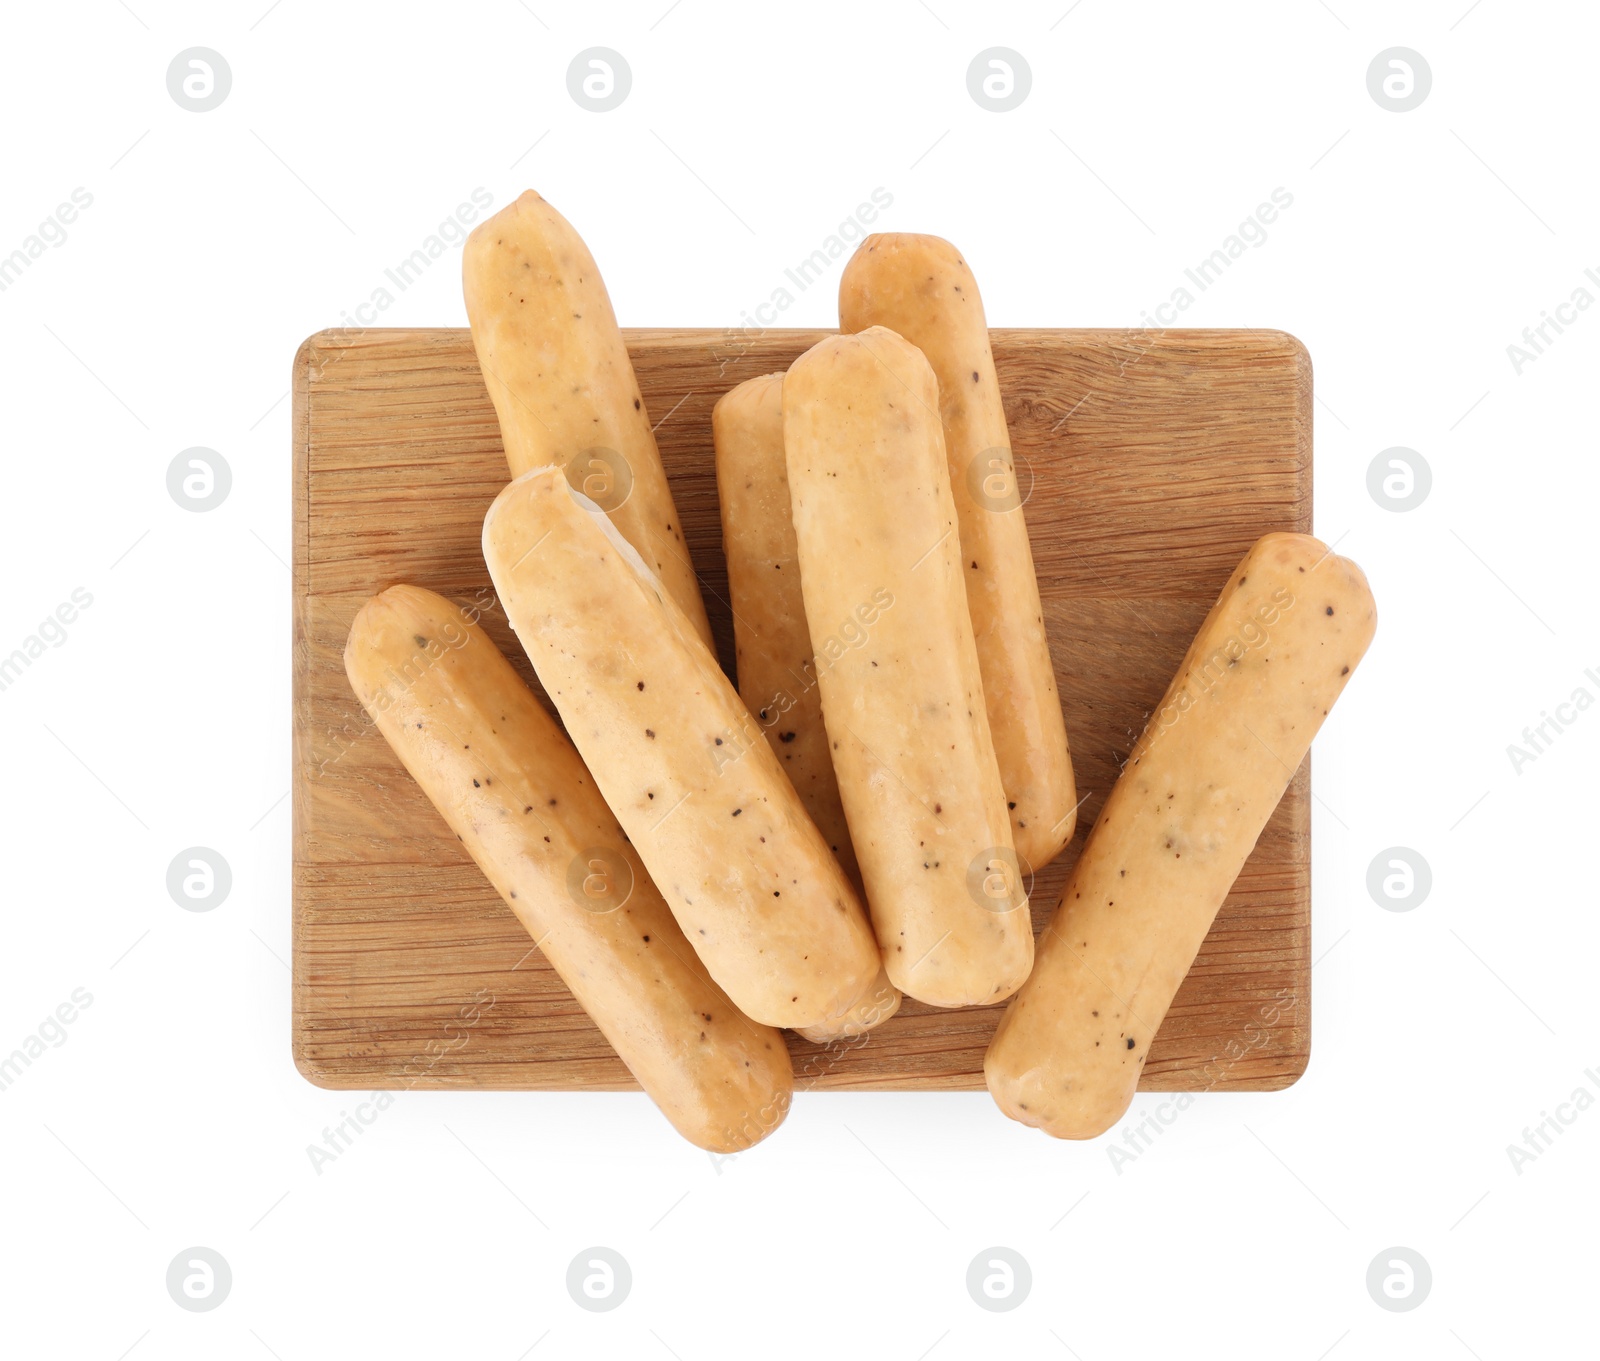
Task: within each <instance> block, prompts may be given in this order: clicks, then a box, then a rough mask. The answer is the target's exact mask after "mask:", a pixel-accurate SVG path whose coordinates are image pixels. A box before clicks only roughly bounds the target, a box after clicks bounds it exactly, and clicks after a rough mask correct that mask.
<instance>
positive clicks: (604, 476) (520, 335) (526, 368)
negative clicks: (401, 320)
mask: <svg viewBox="0 0 1600 1361" xmlns="http://www.w3.org/2000/svg"><path fill="white" fill-rule="evenodd" d="M461 278H462V285H463V291H464V292H465V294H466V300H467V318H468V320H469V321H470V322H471V325H472V344H473V348H474V349H476V351H477V353H478V364H479V366H480V367H481V368H482V369H483V381H484V383H485V385H486V386H487V387H488V389H489V397H490V399H491V400H492V401H493V402H494V409H495V413H496V414H497V415H498V416H499V417H500V436H501V439H502V440H503V441H504V443H505V449H506V462H507V463H509V464H510V465H511V476H512V477H518V476H520V475H521V474H523V473H525V472H527V471H528V470H529V469H530V468H541V467H543V466H545V465H546V464H548V463H554V464H557V465H559V466H560V467H562V468H563V469H565V471H566V473H567V477H568V480H570V481H571V482H572V484H573V486H575V487H577V488H578V490H580V491H582V492H583V493H584V494H585V495H586V496H588V497H589V498H590V500H592V501H594V502H595V503H596V504H597V505H599V506H600V508H601V509H602V510H604V511H605V512H606V513H607V514H608V515H610V516H611V520H612V523H613V524H615V525H616V527H617V528H618V529H619V530H620V531H621V532H622V537H623V538H625V539H626V540H627V541H628V542H629V543H631V544H632V545H633V546H634V548H636V549H637V550H638V552H639V555H640V556H641V557H642V558H644V560H645V561H646V562H647V563H649V564H650V568H651V570H652V571H653V572H655V574H656V575H657V576H658V577H660V578H661V580H662V582H663V583H664V584H665V585H666V587H667V590H668V591H669V592H671V594H672V598H673V599H674V600H676V601H677V602H678V605H679V607H680V608H681V609H682V610H683V612H684V613H685V614H686V615H688V616H689V619H690V620H691V621H692V622H693V624H694V627H695V629H696V630H697V631H698V632H699V634H700V636H701V637H702V638H703V639H704V640H705V642H706V645H707V646H708V647H712V646H714V645H713V644H712V641H711V626H710V624H709V623H708V622H707V621H706V610H705V604H704V603H703V602H702V600H701V598H700V584H699V582H698V581H697V580H696V578H695V574H694V566H693V564H692V563H691V562H690V560H689V550H688V547H687V546H686V544H685V543H684V538H683V523H682V521H680V520H679V519H678V511H677V508H676V507H675V506H674V505H673V503H672V492H671V490H670V488H668V486H667V475H666V473H665V472H664V471H662V467H661V454H660V451H659V450H658V449H657V448H656V437H655V433H654V431H653V430H652V429H651V424H650V413H649V412H648V411H647V410H646V409H645V405H644V399H643V398H642V397H641V395H640V393H639V382H638V379H637V378H636V377H635V376H634V372H633V362H632V361H631V360H630V359H629V358H628V351H627V348H626V346H624V345H623V343H622V332H621V331H620V330H619V329H618V328H617V317H616V313H615V312H613V311H612V309H611V298H610V295H609V294H608V293H607V292H606V286H605V281H604V280H603V279H601V277H600V271H599V270H598V269H597V268H596V267H595V263H594V257H593V256H592V255H590V254H589V248H588V247H587V246H586V245H584V243H583V238H582V237H580V236H579V235H578V233H577V232H576V231H574V230H573V228H572V224H571V223H569V222H568V221H567V220H566V218H564V217H562V216H561V214H560V213H558V212H557V211H556V210H555V209H554V208H552V207H551V206H550V205H549V204H548V203H546V202H545V201H544V199H542V198H540V197H539V195H538V194H536V193H534V192H533V190H531V189H530V190H528V191H527V192H526V193H525V194H523V195H522V196H521V197H520V198H518V199H517V200H516V201H515V202H513V203H511V204H508V205H507V206H506V207H504V208H502V209H501V210H500V211H499V212H498V213H496V214H495V215H494V216H493V217H491V218H489V219H488V220H487V221H485V222H482V223H480V224H479V225H478V226H477V227H475V228H474V229H473V232H472V235H471V236H469V237H468V238H467V244H466V247H465V249H464V250H463V251H462V257H461Z"/></svg>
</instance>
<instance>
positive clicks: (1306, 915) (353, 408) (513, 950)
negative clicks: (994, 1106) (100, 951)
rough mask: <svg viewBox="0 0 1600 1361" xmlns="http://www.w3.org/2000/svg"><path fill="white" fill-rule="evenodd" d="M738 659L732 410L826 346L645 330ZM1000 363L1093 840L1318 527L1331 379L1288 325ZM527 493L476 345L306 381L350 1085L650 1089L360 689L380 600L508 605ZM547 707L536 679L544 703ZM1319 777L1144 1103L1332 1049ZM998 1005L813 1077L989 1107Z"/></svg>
mask: <svg viewBox="0 0 1600 1361" xmlns="http://www.w3.org/2000/svg"><path fill="white" fill-rule="evenodd" d="M625 334H626V336H627V341H628V346H629V349H630V351H631V353H632V355H633V362H634V365H635V367H636V368H637V370H638V377H639V385H640V389H641V391H642V393H643V395H644V400H645V403H646V406H647V408H648V410H649V411H650V413H651V415H652V416H653V417H655V418H656V419H657V421H658V423H659V424H658V427H657V432H656V433H657V439H658V440H659V441H660V445H661V456H662V459H663V460H664V462H665V464H666V469H667V476H668V478H669V479H670V480H671V482H672V486H673V492H674V495H675V497H676V500H677V505H678V511H679V515H680V518H681V522H682V525H683V528H684V531H685V536H686V538H687V541H688V547H689V550H690V552H691V554H692V555H693V559H694V562H695V565H696V567H697V568H698V570H699V573H700V577H701V580H702V582H703V583H704V588H705V598H706V605H707V607H708V609H709V612H710V615H711V623H712V627H713V629H714V630H715V632H716V636H717V642H718V646H719V649H720V653H721V657H722V661H723V665H724V666H725V667H726V668H727V669H728V670H729V672H730V674H731V673H732V669H733V655H734V653H733V633H732V624H731V622H730V616H729V611H728V606H727V603H726V601H727V578H726V571H725V567H724V564H723V559H722V550H721V532H720V526H719V523H718V515H717V499H716V479H715V475H714V471H713V463H712V449H711V407H712V404H713V403H714V402H715V400H716V399H717V397H718V396H720V395H721V394H722V393H723V392H725V391H727V390H728V389H729V388H731V387H733V386H734V385H735V384H736V383H739V382H742V381H743V380H744V379H746V378H749V377H753V376H755V375H757V374H762V373H770V372H773V371H775V370H781V369H783V368H785V367H787V366H788V364H789V363H790V362H791V361H792V360H793V359H794V358H795V357H796V356H797V355H799V354H800V353H801V352H802V351H803V350H805V349H806V348H807V347H809V346H810V345H812V344H814V343H815V342H816V341H817V340H819V339H821V338H822V336H823V335H824V334H826V333H825V332H821V331H769V332H766V333H764V334H761V335H751V334H746V333H744V332H740V331H727V332H724V331H715V330H709V331H663V330H641V331H629V332H626V333H625ZM993 344H994V356H995V363H996V366H997V368H998V369H999V374H1000V386H1001V389H1002V391H1003V392H1004V394H1005V401H1006V415H1007V417H1008V419H1009V421H1010V425H1011V434H1012V439H1013V442H1014V446H1015V451H1016V454H1017V460H1018V464H1019V475H1020V477H1021V480H1022V485H1023V487H1024V488H1025V489H1026V488H1027V487H1028V486H1029V478H1030V476H1031V483H1032V486H1031V495H1030V497H1029V499H1028V501H1027V503H1026V512H1025V513H1026V515H1027V519H1028V528H1029V531H1030V533H1031V535H1032V540H1033V553H1034V560H1035V563H1036V564H1037V567H1038V573H1039V585H1040V591H1041V594H1042V596H1043V600H1044V608H1045V612H1046V618H1047V622H1048V626H1049V631H1050V641H1051V647H1052V650H1053V653H1054V656H1055V662H1056V674H1057V679H1058V682H1059V685H1060V691H1061V695H1062V700H1063V703H1064V706H1065V710H1066V718H1067V728H1068V732H1069V734H1070V737H1071V741H1072V750H1073V757H1074V762H1075V766H1076V771H1077V779H1078V789H1079V792H1080V793H1081V794H1083V795H1084V796H1085V801H1084V804H1083V806H1082V808H1081V809H1080V812H1079V818H1078V826H1079V828H1080V831H1079V833H1078V835H1077V837H1076V838H1075V839H1074V841H1073V843H1072V845H1071V846H1069V847H1068V849H1067V851H1066V852H1065V854H1063V856H1062V857H1061V858H1060V859H1059V860H1057V861H1056V863H1055V864H1053V865H1051V866H1049V867H1048V868H1046V869H1044V870H1042V871H1040V872H1039V874H1038V876H1037V880H1036V882H1035V885H1034V891H1033V898H1032V903H1033V912H1034V923H1035V928H1036V929H1037V928H1038V927H1040V926H1042V925H1043V923H1044V921H1045V920H1046V919H1047V917H1048V916H1049V914H1050V912H1051V911H1052V910H1053V908H1054V907H1055V904H1056V900H1057V898H1058V897H1059V895H1060V890H1061V885H1062V883H1063V881H1064V879H1065V876H1066V874H1067V871H1068V869H1069V868H1070V867H1071V864H1072V862H1073V861H1074V860H1075V859H1076V857H1077V854H1078V852H1079V851H1080V850H1081V848H1082V845H1083V840H1084V835H1085V832H1086V830H1087V829H1088V828H1090V827H1092V826H1093V825H1094V821H1095V818H1096V817H1097V816H1098V814H1099V811H1100V805H1101V804H1102V802H1103V801H1104V799H1105V796H1106V793H1107V792H1108V790H1109V789H1110V787H1111V784H1112V783H1113V781H1114V780H1115V778H1116V775H1117V771H1118V763H1119V762H1120V761H1121V760H1122V759H1123V758H1124V757H1125V755H1126V753H1127V751H1128V749H1129V747H1130V745H1131V744H1132V742H1133V740H1134V738H1135V737H1136V736H1137V734H1138V732H1139V730H1140V728H1141V727H1142V726H1143V721H1144V717H1145V714H1146V713H1147V712H1148V711H1149V710H1150V708H1151V707H1152V706H1153V705H1154V704H1155V702H1156V701H1157V700H1158V699H1159V698H1160V697H1161V694H1162V692H1163V691H1164V690H1165V688H1166V685H1167V682H1168V681H1169V680H1170V679H1171V677H1172V674H1173V672H1174V671H1175V670H1176V669H1177V665H1178V662H1179V660H1180V659H1181V657H1182V656H1183V653H1184V650H1185V648H1186V647H1187V646H1188V643H1189V640H1190V638H1191V636H1192V635H1193V633H1194V631H1195V629H1196V628H1197V627H1198V625H1199V623H1200V620H1201V619H1202V617H1203V616H1204V615H1205V612H1206V610H1207V609H1208V608H1209V606H1210V604H1211V602H1212V600H1213V599H1214V598H1215V596H1216V594H1217V592H1218V591H1219V590H1220V589H1221V587H1222V584H1223V583H1224V582H1225V581H1226V580H1227V578H1228V575H1229V573H1230V572H1231V571H1232V569H1233V567H1234V565H1235V564H1236V563H1237V562H1238V560H1239V558H1241V557H1242V556H1243V555H1244V552H1245V550H1246V549H1247V548H1248V547H1249V546H1250V544H1251V543H1252V542H1253V541H1254V540H1255V539H1256V538H1257V537H1258V536H1260V535H1261V534H1263V533H1265V532H1267V531H1268V530H1274V529H1289V530H1309V529H1310V527H1311V363H1310V360H1309V358H1308V356H1307V354H1306V352H1305V349H1304V348H1303V347H1302V346H1301V345H1300V344H1299V342H1298V341H1296V340H1294V339H1293V338H1292V337H1290V336H1287V335H1284V334H1283V333H1281V332H1277V331H1169V332H1166V333H1164V334H1159V335H1158V334H1154V333H1150V332H1137V331H1033V330H1029V331H1022V330H1017V331H1001V330H997V331H995V332H994V333H993ZM507 478H508V474H507V471H506V466H505V459H504V456H503V454H502V452H501V447H500V433H499V428H498V426H497V425H496V422H495V415H494V410H493V408H492V407H491V405H490V403H489V397H488V394H487V393H486V391H485V390H484V385H483V380H482V378H481V377H480V375H479V371H478V365H477V362H476V360H475V358H474V356H473V351H472V343H471V338H470V336H469V335H468V333H467V332H466V331H464V330H388V331H384V330H379V331H362V332H342V331H325V332H322V333H321V334H319V335H316V336H313V337H312V338H311V339H310V340H308V341H307V342H306V343H305V344H304V345H303V346H302V347H301V349H300V352H299V354H298V355H296V357H295V364H294V517H295V524H294V760H295V774H294V1018H293V1028H294V1058H295V1063H296V1064H297V1065H298V1067H299V1068H300V1071H301V1072H302V1073H304V1074H305V1075H306V1076H307V1077H308V1078H310V1079H311V1080H312V1081H313V1082H315V1083H318V1084H319V1085H322V1086H326V1087H335V1088H366V1089H377V1088H394V1087H413V1086H415V1087H492V1088H524V1089H542V1090H550V1089H556V1090H564V1089H573V1088H589V1089H603V1090H627V1089H630V1088H633V1087H634V1086H635V1084H634V1083H633V1081H632V1080H631V1078H630V1077H629V1075H628V1072H627V1070H626V1069H625V1068H624V1067H623V1065H622V1062H621V1060H619V1059H618V1058H617V1057H616V1056H615V1054H613V1053H612V1051H611V1049H610V1046H608V1045H607V1044H606V1042H605V1040H604V1039H602V1038H601V1036H600V1033H599V1031H598V1030H596V1029H595V1027H594V1025H593V1024H592V1023H591V1022H590V1021H589V1019H588V1017H586V1016H585V1015H584V1013H583V1012H582V1011H581V1010H580V1009H579V1008H578V1005H577V1003H576V1002H574V1001H573V999H572V996H571V995H570V994H569V993H568V992H567V990H566V988H565V987H564V986H563V985H562V983H561V981H560V980H559V979H558V978H557V977H556V976H555V974H554V972H553V971H552V970H551V969H550V968H549V966H548V965H547V964H546V963H545V961H544V958H543V956H542V955H541V954H540V953H538V952H537V951H535V950H533V949H532V948H531V947H532V941H531V940H530V939H529V937H528V936H527V934H526V933H525V932H524V931H523V930H522V928H521V926H519V925H518V923H517V921H516V919H515V918H514V917H513V916H512V915H511V913H510V912H509V911H508V910H507V909H506V907H505V906H504V905H503V904H502V903H501V901H500V899H499V898H498V897H497V896H496V895H495V893H494V892H493V891H492V890H491V889H490V888H489V886H488V884H487V883H486V882H485V880H484V879H483V877H482V876H481V874H480V873H479V872H478V870H477V868H476V866H474V865H473V864H472V862H471V861H470V860H469V859H468V857H467V855H466V853H465V851H464V850H463V849H462V848H461V845H460V844H459V842H458V841H457V840H456V838H455V836H454V834H453V833H451V832H450V831H449V830H448V828H447V827H446V826H445V823H444V821H443V819H442V818H440V817H439V815H438V814H437V813H436V812H434V810H433V808H432V807H431V806H430V805H429V804H428V802H427V800H426V799H425V798H424V797H423V795H422V793H421V791H420V790H419V789H418V788H417V787H416V785H415V784H414V783H413V782H412V780H411V778H410V777H409V776H408V775H407V774H406V772H405V770H404V769H403V768H402V767H401V765H400V763H399V761H397V760H396V759H395V757H394V756H393V754H392V753H391V752H390V750H389V748H388V746H387V744H386V743H385V742H384V740H383V738H382V736H381V735H379V734H378V733H377V731H376V730H375V729H374V728H373V726H372V724H371V723H370V722H369V721H368V719H367V717H366V715H365V714H364V713H363V711H362V710H361V708H360V706H359V704H358V703H357V702H356V699H355V696H354V695H353V694H352V693H351V691H350V688H349V685H348V684H347V682H346V680H345V675H344V667H343V663H342V657H341V654H342V651H343V647H344V641H345V635H346V632H347V631H348V629H349V626H350V622H351V620H352V619H353V618H354V616H355V613H356V611H357V609H359V608H360V606H361V604H362V602H363V601H365V600H366V599H367V597H369V596H370V595H372V594H374V593H375V592H377V591H380V590H382V589H384V588H385V587H387V586H390V585H393V584H394V583H396V582H401V581H406V582H414V583H416V584H417V585H421V586H427V587H430V588H432V589H433V590H436V591H439V592H441V593H443V594H445V595H448V596H451V597H453V598H455V599H457V600H460V601H463V602H465V601H468V600H476V601H478V602H479V603H480V605H482V606H486V607H489V608H486V609H485V612H484V615H483V623H484V624H485V626H486V627H487V628H488V630H489V632H490V634H491V635H492V636H493V637H494V639H495V641H496V642H497V643H498V644H499V646H500V647H501V648H502V650H504V652H505V653H506V655H507V656H508V657H510V658H511V659H512V661H513V662H514V663H515V665H516V666H517V668H518V670H519V671H520V672H521V673H522V674H523V676H524V677H526V678H527V679H528V681H529V683H530V684H532V685H533V686H534V688H535V689H536V690H538V689H539V687H538V683H537V681H536V680H535V679H534V676H533V671H532V668H531V667H530V666H529V665H528V663H527V660H526V658H525V657H524V656H523V654H522V652H521V649H520V648H519V647H518V646H517V643H516V640H515V639H514V638H513V637H512V635H511V632H510V630H509V628H508V627H507V625H506V621H505V616H504V614H503V613H501V612H500V611H499V610H498V608H496V607H493V599H494V597H493V591H492V589H491V587H490V583H489V575H488V571H487V569H486V568H485V567H484V564H483V557H482V554H481V551H480V548H479V534H480V529H481V526H482V521H483V516H484V512H485V511H486V510H487V508H488V506H489V503H490V502H491V501H492V500H493V499H494V497H495V495H496V494H497V493H498V492H499V491H500V488H501V487H502V486H503V485H504V484H505V482H506V480H507ZM539 694H540V698H541V699H543V698H544V695H543V691H542V690H539ZM1309 799H1310V773H1309V769H1308V767H1303V768H1302V769H1301V770H1300V771H1299V772H1298V774H1297V775H1296V776H1295V779H1294V781H1293V783H1292V784H1291V785H1290V787H1289V791H1288V793H1287V794H1286V795H1285V797H1284V800H1283V802H1282V804H1281V806H1280V807H1279V808H1278V811H1277V813H1276V814H1275V815H1274V816H1273V818H1272V820H1271V822H1270V823H1269V824H1268V826H1267V829H1266V831H1265V833H1264V834H1263V835H1262V838H1261V841H1260V843H1259V845H1258V846H1257V847H1256V850H1255V853H1254V854H1253V855H1252V856H1251V857H1250V860H1249V862H1248V863H1247V864H1246V866H1245V869H1244V872H1243V874H1242V875H1241V876H1240V878H1239V881H1238V883H1237V884H1236V885H1235V886H1234V890H1233V892H1232V894H1230V896H1229V898H1228V901H1227V903H1226V905H1225V906H1224V907H1223V909H1222V911H1221V913H1220V915H1219V916H1218V917H1217V920H1216V924H1215V926H1214V927H1213V928H1212V931H1211V934H1210V935H1209V936H1208V937H1207V939H1206V942H1205V946H1204V948H1203V949H1202V950H1201V952H1200V956H1199V959H1198V960H1197V961H1196V963H1195V966H1194V969H1193V971H1192V972H1191V973H1190V975H1189V977H1188V979H1187V981H1186V982H1185V983H1184V985H1183V987H1182V988H1181V989H1180V991H1179V993H1178V996H1177V999H1176V1001H1175V1002H1174V1004H1173V1007H1172V1010H1171V1011H1170V1012H1169V1013H1168V1015H1167V1019H1166V1021H1165V1023H1164V1024H1163V1025H1162V1027H1161V1030H1160V1033H1159V1034H1158V1035H1157V1036H1156V1039H1155V1042H1154V1044H1153V1045H1152V1047H1151V1052H1150V1059H1149V1061H1148V1063H1146V1065H1145V1069H1144V1075H1143V1080H1142V1082H1141V1086H1142V1087H1143V1088H1144V1089H1146V1090H1151V1091H1174V1090H1186V1091H1196V1090H1206V1089H1234V1090H1264V1089H1271V1088H1278V1087H1285V1086H1287V1085H1289V1084H1290V1083H1291V1082H1293V1081H1294V1080H1295V1079H1296V1078H1297V1077H1298V1076H1299V1075H1300V1074H1301V1073H1302V1072H1303V1071H1304V1070H1305V1066H1306V1062H1307V1059H1308V1055H1309V1046H1310V1038H1311V1014H1310V1012H1311V995H1310V981H1311V966H1310V958H1311V957H1310V943H1311V942H1310V818H1309ZM999 1015H1000V1009H999V1007H975V1008H970V1009H964V1010H959V1011H940V1010H936V1009H934V1008H931V1007H927V1006H924V1005H922V1004H920V1003H917V1002H913V1001H911V1000H909V999H907V1001H906V1003H905V1005H904V1007H903V1008H902V1010H901V1011H900V1013H899V1015H897V1016H896V1017H894V1018H893V1019H892V1020H891V1021H889V1022H888V1023H886V1024H885V1025H883V1026H882V1027H880V1028H879V1029H878V1030H876V1031H874V1032H873V1033H872V1034H871V1035H870V1036H867V1037H865V1039H864V1040H857V1041H853V1042H851V1043H849V1044H848V1045H845V1046H842V1047H835V1048H834V1049H832V1050H824V1049H820V1048H818V1047H817V1046H815V1045H811V1044H808V1043H806V1042H805V1041H803V1040H801V1039H799V1038H798V1037H795V1036H790V1037H789V1039H790V1046H791V1048H792V1050H793V1053H794V1058H795V1076H796V1085H797V1086H798V1087H800V1088H802V1089H804V1088H869V1089H872V1088H875V1089H891V1090H917V1089H921V1090H927V1089H977V1088H981V1087H982V1086H983V1074H982V1063H983V1052H984V1049H985V1047H986V1045H987V1044H988V1040H989V1036H990V1033H991V1032H992V1030H993V1029H994V1026H995V1023H996V1021H997V1020H998V1019H999Z"/></svg>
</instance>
